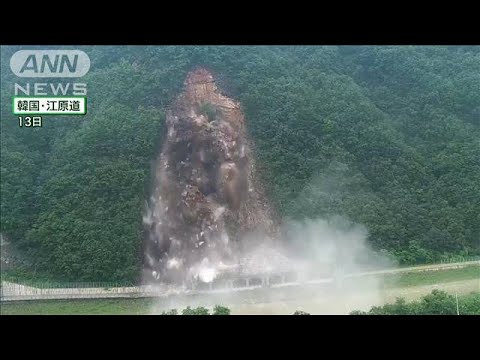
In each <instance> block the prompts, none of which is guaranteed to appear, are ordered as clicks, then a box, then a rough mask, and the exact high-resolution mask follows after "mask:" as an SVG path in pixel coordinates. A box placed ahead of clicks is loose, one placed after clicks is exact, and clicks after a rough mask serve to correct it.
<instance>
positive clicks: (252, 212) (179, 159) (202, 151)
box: [144, 69, 275, 282]
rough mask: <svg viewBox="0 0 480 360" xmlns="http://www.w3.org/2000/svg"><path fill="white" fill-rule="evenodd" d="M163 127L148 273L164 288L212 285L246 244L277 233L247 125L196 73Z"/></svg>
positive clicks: (150, 214)
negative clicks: (195, 282)
mask: <svg viewBox="0 0 480 360" xmlns="http://www.w3.org/2000/svg"><path fill="white" fill-rule="evenodd" d="M166 125H167V137H166V139H165V141H164V145H163V149H162V152H161V154H160V156H159V157H158V159H157V162H156V174H155V175H156V183H155V189H154V191H153V195H152V198H151V199H150V202H149V204H148V209H147V213H146V215H145V217H144V223H145V225H146V227H147V233H148V237H147V243H146V251H145V265H146V271H145V274H146V275H147V277H148V278H151V279H156V280H159V281H175V282H178V281H181V280H185V279H192V278H200V280H203V281H211V280H212V279H213V278H214V277H215V276H216V275H217V274H218V273H219V272H221V271H222V270H226V269H228V268H231V267H234V266H235V264H236V263H238V261H239V256H240V255H239V254H240V253H241V251H242V250H241V249H244V246H242V245H244V244H242V239H244V238H246V237H248V238H249V244H250V245H249V246H251V245H252V244H253V245H255V242H256V241H262V242H264V241H265V238H266V237H272V236H273V235H274V233H275V226H274V222H273V220H272V214H271V210H270V207H269V206H268V204H267V202H266V200H265V198H264V196H263V195H262V191H261V190H260V189H259V185H258V184H256V180H255V164H254V161H253V157H252V149H251V146H250V145H249V141H248V139H247V133H246V129H245V118H244V115H243V113H242V111H241V107H240V104H239V103H237V102H235V101H234V100H232V99H230V98H228V97H226V96H224V95H222V94H221V93H220V91H219V89H218V88H217V86H216V85H215V80H214V78H213V76H212V75H211V74H210V73H209V72H208V71H206V70H205V69H197V70H194V71H192V72H190V73H189V74H188V76H187V78H186V81H185V89H184V92H183V93H182V94H180V95H179V97H178V98H177V99H176V101H175V102H174V104H173V105H172V106H171V108H170V110H169V111H168V112H167V118H166ZM254 233H256V234H261V235H260V236H254V235H252V234H254ZM260 239H261V240H260ZM245 241H247V240H245Z"/></svg>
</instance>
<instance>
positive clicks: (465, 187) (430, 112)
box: [1, 46, 480, 281]
mask: <svg viewBox="0 0 480 360" xmlns="http://www.w3.org/2000/svg"><path fill="white" fill-rule="evenodd" d="M81 48H82V50H84V51H85V52H86V53H88V55H89V57H90V59H91V62H92V65H91V70H90V72H89V73H88V74H87V75H86V76H85V77H84V78H82V79H81V81H82V82H85V83H87V84H88V113H87V115H86V116H85V117H82V118H78V117H74V118H72V117H67V116H65V117H60V116H55V117H54V116H49V117H47V116H46V117H45V119H44V125H43V127H42V128H35V129H27V128H19V126H18V123H17V120H16V118H15V117H14V116H13V115H12V111H11V97H12V96H13V84H14V82H18V83H22V81H20V80H21V79H20V78H15V76H14V75H13V74H12V73H11V71H10V69H9V66H8V64H9V59H10V56H11V55H12V54H13V53H14V52H15V51H17V50H19V49H20V48H19V47H2V54H1V55H2V58H1V60H2V61H1V64H2V67H1V76H2V84H1V86H2V88H1V90H2V93H1V101H2V107H1V130H2V131H1V232H2V234H4V235H5V236H6V237H8V239H9V240H10V241H11V242H12V243H14V244H16V245H17V246H18V248H19V249H20V250H21V251H23V252H24V253H25V255H26V256H29V257H30V258H31V259H34V263H35V266H36V267H37V268H38V269H41V270H43V271H45V272H47V273H50V274H52V275H54V276H56V277H58V278H62V279H70V280H108V281H110V280H135V279H136V278H137V276H138V275H139V273H140V271H139V270H140V268H141V264H140V262H141V256H139V255H140V253H141V251H142V250H141V246H142V239H143V234H142V224H141V223H142V211H143V206H144V200H145V199H146V198H147V196H148V193H149V185H150V179H151V161H152V160H153V159H154V158H155V156H156V154H157V153H158V149H159V146H160V144H161V141H162V137H163V121H164V118H165V109H166V107H167V106H168V105H169V103H170V102H171V100H172V99H173V97H174V96H175V95H176V94H178V92H179V91H180V90H181V87H182V83H183V80H184V78H185V75H186V73H187V72H188V71H190V70H192V69H193V68H195V67H196V66H203V67H206V68H208V69H209V70H210V71H212V72H213V73H214V74H215V76H216V78H217V81H218V83H219V86H220V87H221V88H222V89H224V91H225V92H226V93H227V95H229V96H233V97H235V98H236V99H237V100H239V101H241V103H242V106H243V108H244V111H245V114H246V119H247V127H248V130H249V135H250V137H251V138H252V139H253V141H254V144H255V156H256V158H257V162H258V165H259V175H260V177H261V179H262V180H263V182H264V183H265V187H266V190H267V194H268V196H269V198H270V199H271V201H272V203H273V205H274V207H275V209H276V211H277V212H278V214H279V215H280V216H282V217H292V218H318V217H328V216H331V215H342V216H345V217H347V218H349V219H350V220H352V221H353V222H356V223H360V224H363V225H365V226H366V227H367V229H368V231H369V242H370V244H372V246H373V247H374V248H375V249H377V250H382V249H383V250H384V251H388V252H390V253H391V254H392V255H394V256H396V257H397V258H398V259H399V260H400V261H401V262H404V263H421V262H426V261H434V260H438V259H440V258H441V257H442V256H445V254H457V255H458V254H461V255H462V254H463V255H465V254H469V253H475V252H476V253H478V251H479V247H480V245H479V233H480V163H479V161H478V160H479V158H480V157H479V155H480V151H479V139H480V121H479V119H480V72H479V68H480V48H479V47H468V46H465V47H463V46H462V47H419V46H379V47H372V46H340V47H337V46H326V47H320V46H302V47H294V46H284V47H262V46H258V47H244V46H229V47H225V46H165V47H154V46H146V47H139V46H123V47H114V46H108V47H93V46H90V47H81ZM62 80H65V79H62ZM207 110H208V109H207Z"/></svg>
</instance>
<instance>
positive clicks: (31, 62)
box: [20, 54, 78, 74]
mask: <svg viewBox="0 0 480 360" xmlns="http://www.w3.org/2000/svg"><path fill="white" fill-rule="evenodd" d="M77 65H78V54H76V55H74V56H73V61H72V59H71V57H69V56H68V55H55V56H54V60H53V61H52V58H51V57H50V55H47V54H46V55H43V56H42V57H41V63H40V66H39V64H38V61H37V56H35V55H33V54H31V55H28V57H27V59H26V60H25V64H23V66H22V68H21V69H20V74H23V73H25V71H28V70H31V71H33V72H34V73H39V72H40V73H44V72H45V68H46V67H48V71H50V72H51V73H63V72H64V71H65V67H67V68H68V71H69V72H70V73H74V72H75V71H76V69H77Z"/></svg>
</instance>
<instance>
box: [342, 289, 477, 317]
mask: <svg viewBox="0 0 480 360" xmlns="http://www.w3.org/2000/svg"><path fill="white" fill-rule="evenodd" d="M457 300H458V308H457ZM457 314H458V315H480V293H479V292H472V293H470V294H468V295H462V296H457V297H455V295H451V294H448V293H446V292H445V291H440V290H433V291H432V292H431V293H430V294H428V295H425V296H423V297H422V299H421V300H420V301H413V302H410V303H407V302H406V301H405V299H404V298H397V300H396V301H395V303H393V304H386V305H383V306H374V307H372V308H371V309H370V310H369V311H359V310H356V311H353V312H351V315H457Z"/></svg>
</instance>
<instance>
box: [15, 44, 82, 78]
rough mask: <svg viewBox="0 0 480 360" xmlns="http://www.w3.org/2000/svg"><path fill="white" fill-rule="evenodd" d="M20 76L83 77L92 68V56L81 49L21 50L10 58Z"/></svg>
mask: <svg viewBox="0 0 480 360" xmlns="http://www.w3.org/2000/svg"><path fill="white" fill-rule="evenodd" d="M10 68H11V69H12V71H13V73H14V74H15V75H17V76H19V77H43V78H46V77H64V78H69V77H82V76H84V75H85V74H86V73H87V72H88V70H89V69H90V58H89V57H88V55H87V54H85V53H84V52H83V51H80V50H20V51H17V52H16V53H15V54H13V56H12V58H11V59H10Z"/></svg>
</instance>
